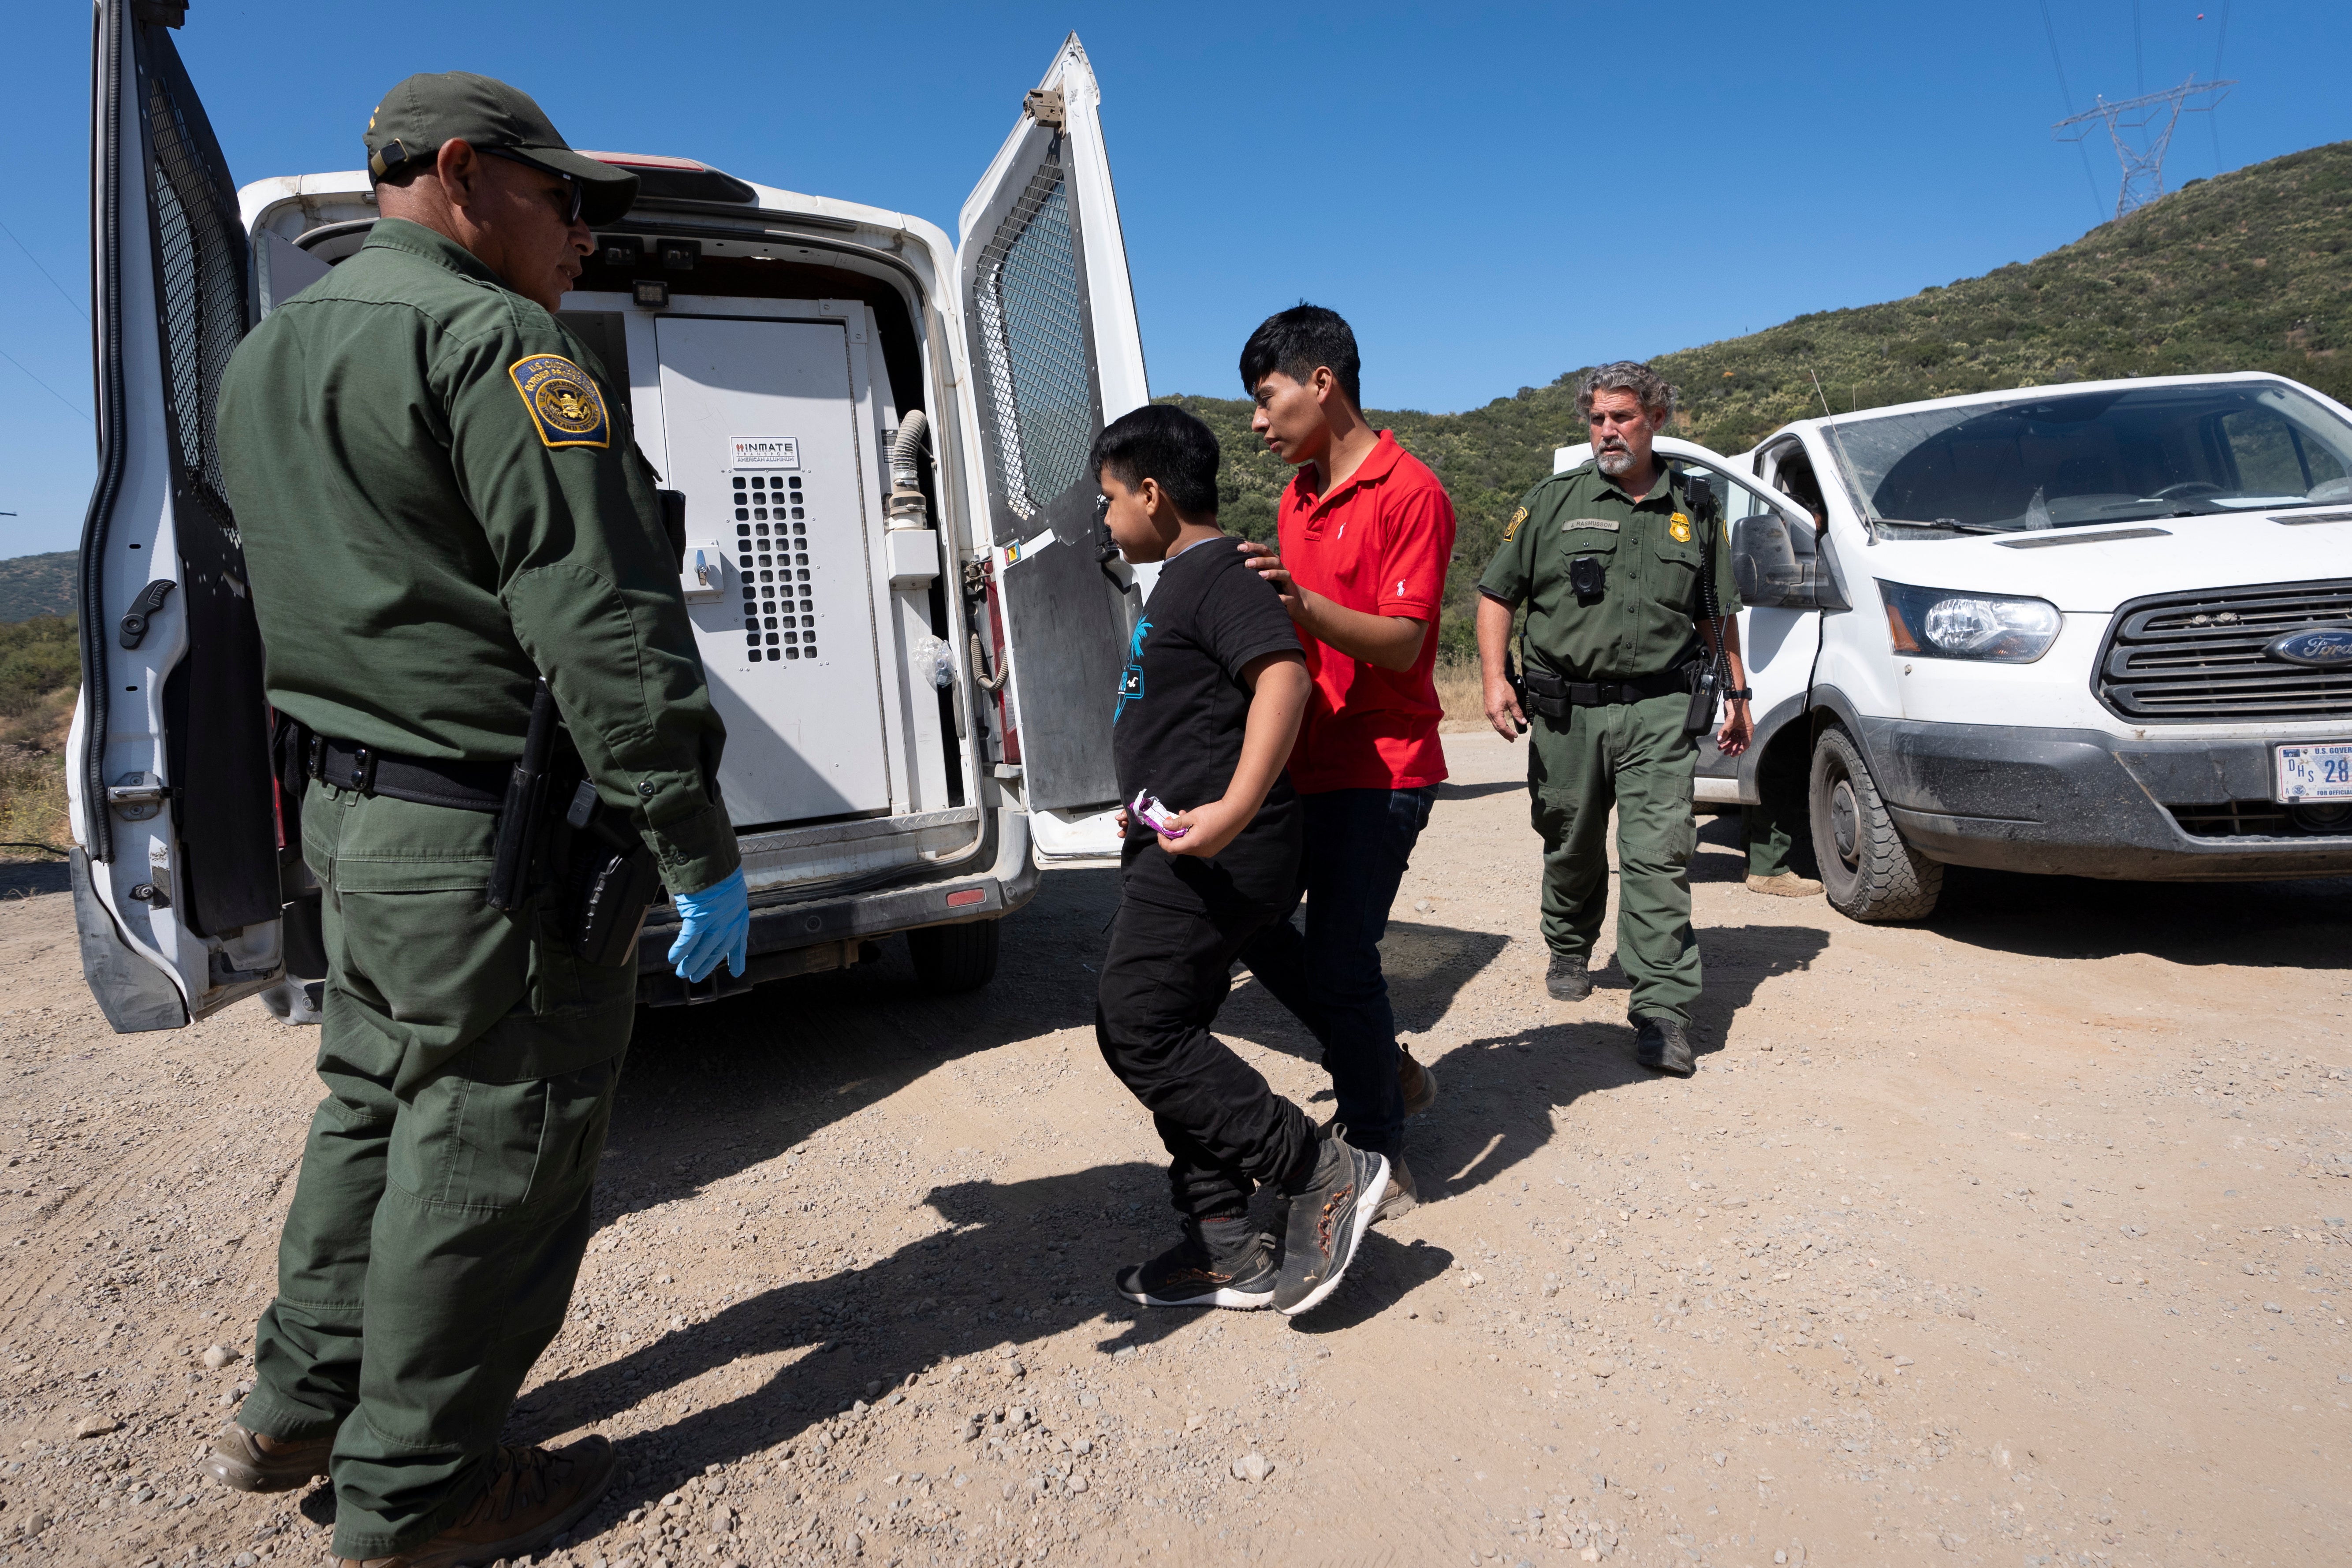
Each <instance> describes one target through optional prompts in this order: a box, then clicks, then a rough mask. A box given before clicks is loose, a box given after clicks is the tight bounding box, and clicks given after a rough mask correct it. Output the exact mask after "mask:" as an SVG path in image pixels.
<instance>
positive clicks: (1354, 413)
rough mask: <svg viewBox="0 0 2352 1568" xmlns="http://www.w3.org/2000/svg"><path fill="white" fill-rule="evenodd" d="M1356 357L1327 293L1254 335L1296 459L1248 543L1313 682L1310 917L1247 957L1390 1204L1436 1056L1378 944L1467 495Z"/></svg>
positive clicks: (1306, 764)
mask: <svg viewBox="0 0 2352 1568" xmlns="http://www.w3.org/2000/svg"><path fill="white" fill-rule="evenodd" d="M1358 370H1359V361H1358V359H1357V355H1356V334H1355V333H1354V332H1353V331H1350V330H1349V326H1348V323H1347V322H1346V321H1343V320H1341V319H1340V317H1339V312H1337V311H1335V310H1325V309H1323V308H1322V307H1321V306H1319V305H1299V306H1297V307H1296V308H1294V309H1291V310H1284V311H1282V312H1281V313H1280V314H1278V315H1275V316H1270V317H1268V318H1267V319H1266V321H1265V323H1264V324H1263V325H1261V326H1260V327H1259V328H1258V329H1257V331H1255V332H1252V333H1251V334H1250V340H1249V342H1248V343H1247V344H1245V345H1244V347H1243V349H1242V363H1241V372H1242V384H1243V386H1244V387H1245V388H1247V389H1248V391H1249V395H1250V396H1251V397H1252V398H1253V399H1255V402H1256V404H1257V413H1256V415H1255V416H1254V417H1253V418H1252V420H1251V422H1250V427H1251V428H1252V429H1254V430H1255V431H1256V432H1257V433H1258V435H1259V436H1260V437H1262V438H1263V439H1264V440H1265V444H1266V446H1267V447H1269V448H1271V449H1272V450H1273V452H1274V453H1275V455H1276V457H1278V458H1281V459H1282V460H1283V461H1284V462H1286V463H1289V464H1292V465H1293V466H1295V467H1296V468H1297V469H1298V473H1297V477H1296V478H1295V479H1292V480H1291V483H1290V488H1289V489H1286V490H1285V491H1284V492H1283V497H1282V502H1281V507H1280V510H1279V513H1278V517H1277V521H1276V527H1277V541H1278V543H1279V545H1280V549H1279V550H1278V551H1273V550H1268V549H1267V548H1266V547H1265V545H1262V544H1245V545H1244V546H1242V548H1243V549H1244V551H1246V552H1250V553H1251V555H1252V562H1251V563H1252V564H1253V565H1255V567H1256V568H1257V569H1258V571H1259V573H1260V574H1263V575H1264V576H1265V579H1266V580H1267V581H1268V582H1270V583H1272V584H1274V585H1275V587H1276V590H1278V591H1279V592H1280V593H1281V595H1282V603H1283V607H1284V608H1285V609H1286V610H1288V611H1289V612H1290V618H1291V619H1292V620H1293V621H1295V622H1297V626H1298V640H1299V642H1300V644H1301V645H1302V646H1303V647H1305V648H1306V650H1307V669H1308V671H1309V672H1310V673H1311V674H1312V675H1313V676H1314V679H1315V684H1314V689H1313V690H1312V691H1311V692H1310V693H1309V694H1308V698H1307V717H1306V721H1305V722H1304V723H1302V724H1301V725H1300V727H1299V731H1298V741H1297V745H1296V746H1295V747H1294V748H1293V749H1292V751H1291V753H1290V782H1291V784H1292V785H1293V787H1295V788H1296V789H1297V792H1298V799H1299V805H1300V806H1301V808H1302V816H1303V819H1304V826H1305V829H1306V833H1305V845H1304V854H1303V856H1302V858H1301V860H1300V864H1299V881H1300V884H1301V891H1302V892H1304V893H1305V894H1306V896H1307V929H1306V931H1305V933H1304V934H1303V935H1302V934H1301V933H1300V932H1299V931H1298V930H1297V927H1295V926H1293V925H1292V924H1291V923H1290V922H1289V921H1279V922H1277V923H1276V924H1274V925H1272V926H1269V927H1267V928H1266V930H1265V931H1264V932H1262V933H1261V934H1260V935H1259V936H1258V937H1257V938H1255V940H1254V941H1253V942H1251V943H1250V945H1249V946H1248V947H1246V948H1244V950H1243V952H1242V961H1243V962H1244V963H1247V964H1248V965H1249V966H1250V969H1251V971H1252V973H1255V974H1256V976H1257V977H1258V979H1259V981H1260V982H1261V983H1263V984H1265V988H1266V989H1267V990H1269V991H1271V992H1273V993H1274V994H1275V995H1276V997H1277V998H1279V999H1280V1001H1281V1002H1282V1004H1283V1005H1285V1006H1286V1007H1288V1008H1289V1009H1290V1010H1291V1011H1292V1012H1293V1013H1295V1014H1297V1016H1298V1018H1299V1020H1300V1021H1301V1022H1302V1023H1304V1024H1305V1025H1306V1026H1307V1028H1308V1029H1310V1030H1311V1031H1313V1033H1314V1035H1315V1037H1316V1039H1317V1040H1318V1041H1319V1042H1320V1043H1321V1045H1322V1047H1323V1065H1324V1066H1325V1068H1328V1069H1329V1071H1330V1074H1331V1088H1332V1091H1333V1094H1334V1095H1335V1096H1336V1098H1337V1099H1338V1100H1339V1110H1338V1116H1337V1120H1338V1121H1339V1123H1340V1124H1341V1125H1343V1126H1345V1127H1346V1128H1347V1129H1348V1141H1349V1142H1350V1143H1352V1144H1354V1145H1355V1146H1356V1147H1357V1148H1359V1149H1363V1150H1366V1151H1369V1152H1376V1153H1380V1154H1385V1155H1387V1156H1388V1160H1389V1168H1390V1184H1389V1193H1390V1195H1389V1197H1388V1198H1387V1200H1386V1201H1384V1202H1383V1203H1382V1204H1381V1213H1382V1214H1383V1215H1388V1214H1396V1213H1401V1212H1402V1211H1403V1210H1405V1209H1409V1208H1411V1207H1412V1205H1413V1204H1414V1203H1415V1202H1416V1201H1417V1199H1418V1194H1417V1192H1416V1190H1415V1188H1414V1184H1413V1179H1412V1171H1411V1170H1410V1169H1408V1168H1407V1166H1406V1164H1405V1163H1404V1158H1403V1154H1404V1119H1405V1118H1406V1117H1407V1116H1410V1115H1415V1114H1418V1113H1419V1112H1421V1111H1423V1110H1428V1109H1429V1107H1430V1104H1431V1103H1432V1102H1433V1100H1435V1099H1436V1098H1437V1085H1436V1081H1435V1079H1433V1078H1432V1077H1431V1075H1430V1073H1429V1070H1428V1069H1427V1068H1424V1067H1423V1066H1422V1065H1421V1064H1420V1063H1418V1062H1415V1061H1414V1060H1413V1059H1412V1056H1411V1055H1410V1054H1409V1053H1406V1052H1404V1051H1402V1050H1401V1049H1400V1048H1399V1047H1398V1045H1397V1037H1396V1020H1395V1017H1394V1016H1392V1015H1391V1012H1390V1010H1389V988H1388V981H1387V979H1386V978H1385V977H1384V976H1383V975H1382V974H1381V950H1380V941H1381V937H1382V936H1383V935H1384V934H1386V932H1387V931H1388V922H1389V905H1390V904H1391V902H1393V901H1394V900H1395V898H1396V894H1397V886H1398V884H1399V883H1400V882H1402V880H1403V879H1404V868H1405V863H1406V861H1407V860H1408V859H1409V858H1411V857H1412V847H1413V844H1414V842H1415V841H1416V840H1417V839H1418V838H1419V837H1421V830H1422V828H1423V826H1426V825H1427V824H1428V822H1429V808H1430V805H1431V803H1432V802H1433V801H1434V800H1435V798H1436V795H1437V785H1438V784H1439V783H1440V782H1441V781H1443V780H1444V777H1445V753H1444V751H1443V750H1442V749H1441V748H1440V747H1439V745H1438V742H1437V721H1438V719H1439V717H1440V714H1441V712H1442V710H1441V708H1440V707H1439V704H1438V700H1437V686H1436V682H1435V681H1434V679H1433V677H1432V673H1431V672H1432V669H1433V667H1434V665H1435V663H1436V659H1437V638H1436V637H1435V636H1434V635H1433V633H1432V631H1431V627H1432V626H1433V624H1434V623H1435V621H1436V619H1437V611H1438V603H1439V600H1440V598H1441V597H1442V596H1443V595H1444V591H1445V565H1446V562H1447V561H1448V560H1449V559H1450V558H1451V557H1452V555H1453V552H1454V505H1453V503H1452V502H1451V501H1449V500H1446V498H1445V489H1444V486H1443V485H1441V484H1439V483H1438V482H1437V476H1436V475H1435V474H1433V473H1431V472H1430V471H1429V469H1428V468H1426V467H1425V466H1424V465H1423V463H1422V462H1421V461H1420V460H1419V459H1418V458H1414V457H1413V456H1412V454H1410V453H1408V452H1407V451H1405V450H1404V448H1403V447H1400V446H1398V445H1397V442H1396V437H1395V436H1394V435H1393V434H1392V433H1391V432H1390V431H1386V430H1375V429H1373V428H1372V427H1371V426H1370V425H1368V424H1366V423H1365V422H1364V416H1363V413H1362V411H1361V395H1360V392H1359V390H1358Z"/></svg>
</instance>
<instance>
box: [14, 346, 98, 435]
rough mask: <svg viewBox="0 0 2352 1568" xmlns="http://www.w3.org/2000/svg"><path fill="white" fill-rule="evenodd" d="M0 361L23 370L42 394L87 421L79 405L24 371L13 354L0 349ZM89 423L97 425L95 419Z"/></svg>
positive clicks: (19, 361)
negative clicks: (3, 360) (54, 399)
mask: <svg viewBox="0 0 2352 1568" xmlns="http://www.w3.org/2000/svg"><path fill="white" fill-rule="evenodd" d="M0 359H5V360H6V361H7V362H8V363H10V364H13V365H15V366H16V368H17V369H18V370H23V371H25V374H26V376H27V377H29V378H30V379H31V381H32V383H33V384H34V385H35V386H37V387H39V388H40V389H41V390H42V391H43V392H46V393H47V394H48V395H50V396H51V397H54V398H56V399H57V400H58V402H59V403H62V404H64V405H66V406H67V407H68V408H70V409H72V410H73V411H74V412H75V413H76V414H81V416H82V417H83V418H85V419H89V415H87V414H82V409H81V405H79V404H78V403H75V402H73V401H71V400H70V399H68V397H67V396H66V395H65V394H64V393H62V392H59V391H58V389H57V388H56V387H54V386H51V385H50V384H48V383H47V382H46V381H43V380H42V379H41V378H40V377H39V376H37V375H34V374H33V373H32V372H31V371H29V370H25V362H24V361H23V360H20V359H18V358H17V357H16V355H15V354H12V353H9V352H8V351H7V350H6V349H0ZM89 422H90V423H91V424H93V425H95V424H97V423H98V421H97V420H95V419H90V421H89Z"/></svg>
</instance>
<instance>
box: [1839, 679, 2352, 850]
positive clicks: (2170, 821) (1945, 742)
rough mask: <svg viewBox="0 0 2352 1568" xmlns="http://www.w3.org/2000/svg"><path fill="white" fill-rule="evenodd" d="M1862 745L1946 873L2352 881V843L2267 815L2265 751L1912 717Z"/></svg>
mask: <svg viewBox="0 0 2352 1568" xmlns="http://www.w3.org/2000/svg"><path fill="white" fill-rule="evenodd" d="M1861 739H1862V742H1863V751H1864V755H1865V757H1866V758H1867V759H1868V761H1869V763H1870V770H1871V773H1872V775H1873V776H1874V778H1875V780H1876V781H1877V784H1878V790H1879V795H1881V797H1882V798H1883V799H1885V802H1886V806H1887V810H1888V813H1889V814H1890V815H1891V816H1893V817H1894V819H1895V826H1897V827H1899V828H1900V829H1901V830H1902V833H1903V837H1904V838H1905V839H1906V841H1907V842H1908V843H1909V844H1910V845H1911V846H1912V847H1914V848H1916V849H1917V850H1918V851H1919V852H1920V853H1922V854H1924V855H1926V856H1927V857H1929V858H1931V859H1936V860H1940V861H1943V862H1945V863H1946V864H1948V865H1953V866H1979V867H1983V868H1987V869H1990V870H1996V871H2032V872H2040V873H2043V874H2047V875H2054V876H2066V877H2105V878H2113V879H2125V880H2130V881H2208V880H2210V881H2245V880H2253V879H2269V878H2286V877H2341V876H2347V875H2352V833H2320V832H2309V831H2304V830H2301V829H2300V828H2299V827H2298V826H2296V825H2295V824H2294V821H2293V820H2292V819H2291V818H2289V817H2288V816H2287V815H2286V811H2285V808H2284V807H2283V806H2278V805H2272V804H2271V800H2270V795H2271V769H2272V763H2271V744H2270V742H2268V741H2169V742H2168V741H2135V740H2123V739H2119V738H2118V737H2116V736H2113V735H2108V734H2104V733H2102V732H2100V731H2095V730H2034V729H2011V728H2009V727H2007V726H2001V725H1990V724H1931V723H1925V722H1921V721H1916V720H1904V719H1875V720H1867V719H1866V720H1864V721H1863V723H1862V736H1861ZM2264 829H2268V831H2265V830H2264Z"/></svg>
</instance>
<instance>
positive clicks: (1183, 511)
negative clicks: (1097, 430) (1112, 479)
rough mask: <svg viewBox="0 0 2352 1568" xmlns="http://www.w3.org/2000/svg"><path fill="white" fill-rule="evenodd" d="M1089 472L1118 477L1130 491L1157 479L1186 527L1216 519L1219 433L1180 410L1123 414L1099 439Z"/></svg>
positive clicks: (1152, 407) (1160, 406)
mask: <svg viewBox="0 0 2352 1568" xmlns="http://www.w3.org/2000/svg"><path fill="white" fill-rule="evenodd" d="M1087 470H1088V471H1089V472H1091V473H1093V474H1095V475H1096V476H1097V478H1099V477H1100V476H1101V475H1102V474H1103V473H1104V472H1105V471H1106V470H1108V471H1109V472H1111V473H1114V474H1117V475H1118V482H1119V483H1120V484H1123V485H1125V486H1127V487H1128V489H1136V488H1137V487H1139V486H1140V485H1141V484H1142V483H1143V481H1144V480H1146V479H1156V480H1158V481H1159V483H1160V489H1162V490H1164V491H1166V492H1167V496H1168V499H1169V500H1171V501H1173V502H1174V503H1175V504H1176V513H1177V515H1178V516H1180V517H1181V518H1182V519H1184V521H1187V522H1208V521H1213V519H1214V518H1215V517H1216V515H1217V437H1216V433H1215V432H1214V431H1213V430H1211V429H1210V428H1209V427H1208V426H1206V425H1203V424H1202V423H1201V421H1200V420H1198V419H1196V418H1194V417H1193V416H1192V415H1190V414H1187V413H1185V412H1184V410H1182V409H1181V408H1175V407H1171V406H1170V405H1168V404H1165V403H1147V404H1145V405H1143V406H1142V407H1140V408H1139V409H1136V410H1135V411H1134V412H1133V413H1131V414H1122V415H1120V416H1118V418H1116V419H1114V420H1112V421H1111V422H1110V423H1109V424H1108V425H1107V426H1104V427H1103V433H1102V434H1101V435H1099V436H1097V437H1095V447H1094V450H1093V452H1091V453H1090V454H1088V456H1087Z"/></svg>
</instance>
